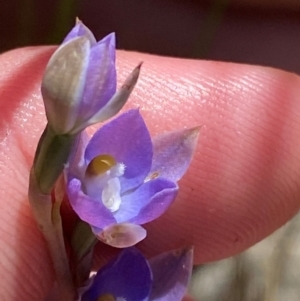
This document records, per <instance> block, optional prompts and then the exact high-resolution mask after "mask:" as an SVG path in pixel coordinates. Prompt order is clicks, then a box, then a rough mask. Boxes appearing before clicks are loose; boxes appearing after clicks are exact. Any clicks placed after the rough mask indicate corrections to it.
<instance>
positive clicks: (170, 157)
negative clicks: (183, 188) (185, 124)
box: [150, 128, 199, 182]
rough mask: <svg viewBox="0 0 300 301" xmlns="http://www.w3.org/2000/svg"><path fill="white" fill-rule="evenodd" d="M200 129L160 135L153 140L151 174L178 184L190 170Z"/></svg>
mask: <svg viewBox="0 0 300 301" xmlns="http://www.w3.org/2000/svg"><path fill="white" fill-rule="evenodd" d="M198 136H199V128H192V129H185V130H181V131H175V132H170V133H166V134H162V135H159V136H157V137H155V138H154V139H153V162H152V166H151V172H150V176H151V174H158V175H159V177H163V178H166V179H169V180H170V181H174V182H177V181H178V180H179V179H180V178H181V177H182V176H183V174H184V173H185V172H186V170H187V169H188V167H189V165H190V163H191V160H192V157H193V154H194V151H195V149H196V146H197V142H198Z"/></svg>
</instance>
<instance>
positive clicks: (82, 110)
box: [42, 21, 141, 134]
mask: <svg viewBox="0 0 300 301" xmlns="http://www.w3.org/2000/svg"><path fill="white" fill-rule="evenodd" d="M115 56H116V53H115V35H114V33H112V34H109V35H108V36H106V37H105V38H104V39H102V40H101V41H99V42H97V41H96V39H95V37H94V35H93V34H92V32H91V31H90V30H89V29H88V28H87V27H86V26H85V25H84V24H83V23H82V22H80V21H77V24H76V26H75V27H74V28H73V29H72V30H71V32H70V33H69V34H68V35H67V37H66V38H65V39H64V41H63V43H62V45H61V46H60V47H58V49H57V50H56V51H55V52H54V54H53V55H52V57H51V58H50V60H49V63H48V65H47V67H46V71H45V74H44V78H43V81H42V95H43V100H44V104H45V110H46V115H47V119H48V122H49V125H50V126H51V128H52V130H53V131H54V132H55V133H56V134H76V133H79V132H80V131H82V130H83V129H84V128H86V127H87V126H89V125H91V124H94V123H97V122H101V121H104V120H107V119H108V118H110V117H112V116H113V115H115V114H116V113H117V112H118V111H119V110H120V109H121V108H122V107H123V105H124V104H125V102H126V100H127V99H128V97H129V94H130V93H131V91H132V89H133V87H134V85H135V84H136V82H137V79H138V75H139V71H140V66H141V65H139V66H138V67H136V68H135V69H134V70H133V72H132V73H131V74H130V75H129V77H128V78H127V79H126V80H125V83H124V85H123V86H122V87H121V89H120V90H119V91H118V92H116V68H115Z"/></svg>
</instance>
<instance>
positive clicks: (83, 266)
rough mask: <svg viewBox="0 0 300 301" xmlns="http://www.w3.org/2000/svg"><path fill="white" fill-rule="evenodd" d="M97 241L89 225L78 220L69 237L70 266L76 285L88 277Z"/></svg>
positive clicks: (79, 284)
mask: <svg viewBox="0 0 300 301" xmlns="http://www.w3.org/2000/svg"><path fill="white" fill-rule="evenodd" d="M97 242H98V239H97V238H96V236H95V234H94V233H93V232H92V230H91V226H90V225H88V224H87V223H86V222H84V221H81V220H79V221H78V222H77V224H76V226H75V228H74V231H73V234H72V238H71V247H72V260H71V266H72V267H71V268H72V271H73V275H74V279H75V283H76V284H77V285H78V286H82V285H83V283H84V282H85V281H86V280H87V279H88V278H89V275H90V271H91V266H92V259H93V253H94V247H95V245H96V243H97Z"/></svg>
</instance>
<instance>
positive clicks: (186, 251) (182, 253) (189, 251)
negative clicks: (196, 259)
mask: <svg viewBox="0 0 300 301" xmlns="http://www.w3.org/2000/svg"><path fill="white" fill-rule="evenodd" d="M193 253H194V247H193V246H187V247H184V248H181V249H178V250H174V255H175V256H176V257H185V258H187V257H193Z"/></svg>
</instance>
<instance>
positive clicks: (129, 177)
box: [85, 110, 152, 192]
mask: <svg viewBox="0 0 300 301" xmlns="http://www.w3.org/2000/svg"><path fill="white" fill-rule="evenodd" d="M101 154H109V155H111V156H113V157H114V158H115V160H116V161H117V162H119V163H123V164H125V172H124V175H123V176H122V177H120V183H121V187H122V192H123V191H127V190H129V189H132V188H135V187H137V186H138V185H139V184H141V183H142V182H143V180H144V178H145V177H146V175H147V174H148V173H149V171H150V167H151V161H152V142H151V138H150V134H149V132H148V129H147V127H146V125H145V123H144V120H143V118H142V117H141V115H140V113H139V111H138V110H130V111H128V112H126V113H124V114H122V115H121V116H119V117H117V118H115V119H114V120H112V121H111V122H109V123H107V124H105V125H104V126H103V127H102V128H100V129H99V130H98V131H97V132H96V133H95V135H94V136H93V137H92V139H91V140H90V143H89V144H88V146H87V148H86V152H85V158H86V160H87V162H89V161H91V160H92V159H93V158H94V157H96V156H98V155H101Z"/></svg>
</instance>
